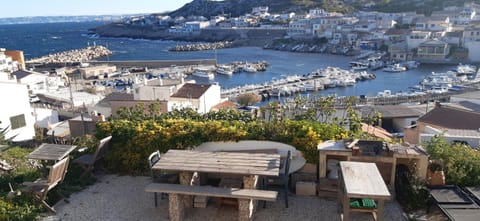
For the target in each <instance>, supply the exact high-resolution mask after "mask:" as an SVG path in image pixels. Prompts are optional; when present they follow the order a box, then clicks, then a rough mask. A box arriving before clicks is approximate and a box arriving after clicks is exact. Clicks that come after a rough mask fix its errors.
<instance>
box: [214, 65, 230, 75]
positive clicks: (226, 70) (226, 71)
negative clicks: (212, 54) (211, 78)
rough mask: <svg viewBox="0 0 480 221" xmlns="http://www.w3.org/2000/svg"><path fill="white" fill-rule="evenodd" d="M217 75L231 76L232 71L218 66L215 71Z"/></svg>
mask: <svg viewBox="0 0 480 221" xmlns="http://www.w3.org/2000/svg"><path fill="white" fill-rule="evenodd" d="M216 72H217V74H223V75H229V76H231V75H233V70H232V69H231V68H229V67H227V66H219V67H218V68H217V70H216Z"/></svg>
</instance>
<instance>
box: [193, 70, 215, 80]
mask: <svg viewBox="0 0 480 221" xmlns="http://www.w3.org/2000/svg"><path fill="white" fill-rule="evenodd" d="M192 75H193V76H197V77H202V78H208V79H209V80H212V79H214V78H215V75H214V74H213V73H212V72H210V71H207V70H200V69H197V70H195V71H194V72H193V74H192Z"/></svg>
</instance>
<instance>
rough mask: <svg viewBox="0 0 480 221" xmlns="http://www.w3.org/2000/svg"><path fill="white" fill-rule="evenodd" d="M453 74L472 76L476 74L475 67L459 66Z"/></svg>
mask: <svg viewBox="0 0 480 221" xmlns="http://www.w3.org/2000/svg"><path fill="white" fill-rule="evenodd" d="M455 72H457V74H459V75H473V74H475V73H477V67H476V66H474V65H469V64H459V65H458V66H457V67H456V68H455Z"/></svg>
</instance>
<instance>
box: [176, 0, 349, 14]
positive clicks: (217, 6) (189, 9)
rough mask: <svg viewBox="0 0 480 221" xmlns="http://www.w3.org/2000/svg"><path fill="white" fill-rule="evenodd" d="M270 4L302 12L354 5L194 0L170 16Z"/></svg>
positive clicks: (324, 0)
mask: <svg viewBox="0 0 480 221" xmlns="http://www.w3.org/2000/svg"><path fill="white" fill-rule="evenodd" d="M258 6H268V7H269V11H270V12H276V13H282V12H291V11H294V12H302V11H308V9H310V8H315V7H318V8H327V9H331V10H334V11H338V12H350V11H352V10H353V8H352V7H350V6H347V5H345V4H344V3H343V1H341V0H225V1H210V0H194V1H192V2H191V3H188V4H186V5H184V6H183V7H181V8H179V9H177V10H175V11H173V12H171V13H169V15H170V16H173V17H175V16H184V17H186V16H189V15H202V16H205V17H209V16H213V15H219V14H227V15H231V16H232V17H237V16H240V15H244V14H245V13H250V12H251V11H252V8H253V7H258Z"/></svg>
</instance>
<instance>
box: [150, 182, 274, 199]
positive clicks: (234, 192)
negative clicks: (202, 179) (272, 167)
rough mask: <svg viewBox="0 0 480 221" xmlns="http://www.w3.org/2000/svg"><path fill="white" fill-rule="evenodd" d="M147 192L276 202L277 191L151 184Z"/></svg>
mask: <svg viewBox="0 0 480 221" xmlns="http://www.w3.org/2000/svg"><path fill="white" fill-rule="evenodd" d="M145 192H159V193H174V194H184V195H195V196H211V197H225V198H237V199H255V200H266V201H275V200H277V195H278V193H277V192H276V191H267V190H256V189H238V188H221V187H212V186H185V185H180V184H167V183H151V184H149V185H147V186H146V187H145Z"/></svg>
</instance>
